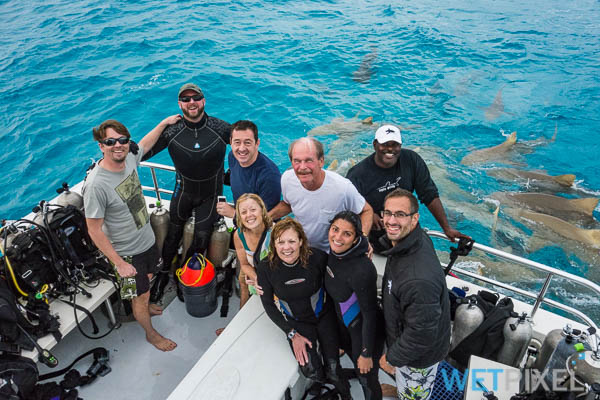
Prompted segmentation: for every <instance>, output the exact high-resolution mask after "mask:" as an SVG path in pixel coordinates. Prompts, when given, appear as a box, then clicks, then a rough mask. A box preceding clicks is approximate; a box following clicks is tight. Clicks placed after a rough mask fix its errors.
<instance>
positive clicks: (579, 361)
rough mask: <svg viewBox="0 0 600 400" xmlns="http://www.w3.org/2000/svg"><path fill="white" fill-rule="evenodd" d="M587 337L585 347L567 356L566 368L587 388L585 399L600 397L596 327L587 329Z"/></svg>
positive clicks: (598, 345)
mask: <svg viewBox="0 0 600 400" xmlns="http://www.w3.org/2000/svg"><path fill="white" fill-rule="evenodd" d="M588 333H589V337H588V340H587V343H586V345H588V346H587V349H586V350H585V351H581V350H582V349H581V348H582V347H583V346H579V349H578V350H579V351H578V352H577V353H573V354H571V355H570V356H569V358H567V362H566V368H567V370H568V371H569V374H570V375H572V376H574V377H575V381H576V382H577V383H578V384H580V385H582V386H584V387H585V388H586V389H588V394H587V396H586V397H585V399H586V400H591V399H599V398H600V343H598V340H599V339H600V338H599V337H598V336H597V335H596V328H593V327H592V328H589V329H588Z"/></svg>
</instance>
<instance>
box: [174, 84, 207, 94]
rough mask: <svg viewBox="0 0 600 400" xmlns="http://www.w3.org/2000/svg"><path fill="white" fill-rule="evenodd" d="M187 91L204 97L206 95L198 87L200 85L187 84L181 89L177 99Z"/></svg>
mask: <svg viewBox="0 0 600 400" xmlns="http://www.w3.org/2000/svg"><path fill="white" fill-rule="evenodd" d="M186 90H193V91H194V92H196V93H198V94H200V95H202V96H204V93H202V90H201V89H200V88H199V87H198V85H196V84H194V83H186V84H185V85H183V86H182V87H180V88H179V94H178V95H177V97H179V96H181V93H183V92H185V91H186Z"/></svg>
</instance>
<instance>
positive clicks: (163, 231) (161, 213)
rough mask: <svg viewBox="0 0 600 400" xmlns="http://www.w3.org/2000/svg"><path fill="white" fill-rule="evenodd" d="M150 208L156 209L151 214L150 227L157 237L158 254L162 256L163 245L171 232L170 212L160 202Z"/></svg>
mask: <svg viewBox="0 0 600 400" xmlns="http://www.w3.org/2000/svg"><path fill="white" fill-rule="evenodd" d="M150 208H156V209H155V210H154V211H152V213H151V214H150V225H151V226H152V230H153V231H154V236H155V237H156V247H157V248H158V254H160V255H162V250H163V245H164V243H165V238H166V237H167V232H168V230H169V220H170V218H169V211H168V210H166V209H165V208H164V207H163V206H162V204H161V202H160V200H159V201H157V202H156V205H154V204H150ZM192 230H193V228H192Z"/></svg>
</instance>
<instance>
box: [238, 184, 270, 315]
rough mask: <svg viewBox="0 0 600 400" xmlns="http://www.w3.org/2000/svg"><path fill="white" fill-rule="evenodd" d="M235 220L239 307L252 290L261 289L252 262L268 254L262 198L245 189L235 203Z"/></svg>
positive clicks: (268, 229) (255, 263) (267, 234)
mask: <svg viewBox="0 0 600 400" xmlns="http://www.w3.org/2000/svg"><path fill="white" fill-rule="evenodd" d="M235 222H236V224H237V226H238V229H237V230H236V231H235V233H234V235H233V243H234V245H235V252H236V254H237V258H238V262H239V263H240V275H239V277H238V279H239V281H240V309H241V308H242V307H243V306H244V304H246V302H247V301H248V300H249V299H250V295H251V294H254V293H257V291H258V293H259V294H260V293H262V292H261V291H260V287H259V286H258V285H257V284H256V270H255V268H254V266H255V265H257V264H258V262H259V261H260V260H262V259H264V258H266V257H267V255H268V254H269V242H270V238H271V225H272V221H271V217H269V215H268V214H267V208H266V207H265V203H264V202H263V201H262V199H261V198H260V197H259V196H257V195H255V194H253V193H245V194H243V195H241V196H240V197H239V198H238V200H237V202H236V204H235Z"/></svg>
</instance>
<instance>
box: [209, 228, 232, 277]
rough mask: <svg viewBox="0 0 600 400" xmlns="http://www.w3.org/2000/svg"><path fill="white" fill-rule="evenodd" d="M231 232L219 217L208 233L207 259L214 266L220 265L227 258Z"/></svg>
mask: <svg viewBox="0 0 600 400" xmlns="http://www.w3.org/2000/svg"><path fill="white" fill-rule="evenodd" d="M230 240H231V233H230V232H229V231H228V230H227V224H225V220H224V219H223V218H222V217H221V218H220V219H219V220H218V221H217V222H216V223H215V227H214V229H213V232H212V235H210V243H209V244H208V259H209V260H210V261H211V262H212V263H213V265H214V266H215V267H216V268H219V267H222V265H223V261H225V260H226V259H227V254H228V253H229V241H230Z"/></svg>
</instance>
